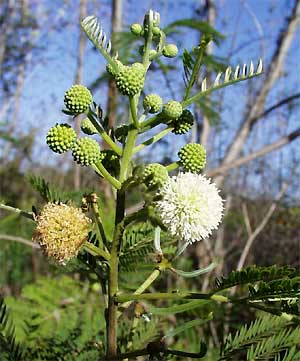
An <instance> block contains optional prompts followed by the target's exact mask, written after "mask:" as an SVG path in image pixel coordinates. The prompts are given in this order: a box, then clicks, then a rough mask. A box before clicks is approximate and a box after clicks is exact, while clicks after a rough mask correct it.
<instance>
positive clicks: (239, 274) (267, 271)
mask: <svg viewBox="0 0 300 361" xmlns="http://www.w3.org/2000/svg"><path fill="white" fill-rule="evenodd" d="M296 272H297V271H296V269H295V268H293V267H290V266H282V267H279V266H276V265H274V266H270V267H258V266H255V265H254V266H250V267H247V268H245V269H243V270H241V271H233V272H231V273H230V274H229V275H228V276H227V277H220V278H217V279H216V281H215V282H216V288H217V289H218V290H223V289H226V288H230V287H233V286H237V285H239V286H240V285H245V284H249V283H256V282H258V281H272V280H276V279H282V278H291V277H294V276H295V275H296Z"/></svg>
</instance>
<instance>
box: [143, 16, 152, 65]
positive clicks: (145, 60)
mask: <svg viewBox="0 0 300 361" xmlns="http://www.w3.org/2000/svg"><path fill="white" fill-rule="evenodd" d="M150 11H152V10H150ZM147 16H148V21H147V25H148V30H147V31H148V33H147V37H146V38H145V46H144V54H143V64H144V67H145V68H146V69H148V68H149V65H150V60H149V53H150V47H151V42H152V36H153V33H152V30H153V22H152V21H150V19H149V14H147V15H146V17H147ZM146 17H145V19H146Z"/></svg>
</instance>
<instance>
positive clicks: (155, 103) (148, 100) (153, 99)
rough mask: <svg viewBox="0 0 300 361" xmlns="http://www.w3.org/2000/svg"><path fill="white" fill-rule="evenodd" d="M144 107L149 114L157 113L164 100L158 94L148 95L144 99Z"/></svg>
mask: <svg viewBox="0 0 300 361" xmlns="http://www.w3.org/2000/svg"><path fill="white" fill-rule="evenodd" d="M143 107H144V109H145V111H148V112H149V113H157V112H159V111H160V109H161V107H162V99H161V97H160V96H159V95H157V94H148V95H146V96H145V98H144V101H143Z"/></svg>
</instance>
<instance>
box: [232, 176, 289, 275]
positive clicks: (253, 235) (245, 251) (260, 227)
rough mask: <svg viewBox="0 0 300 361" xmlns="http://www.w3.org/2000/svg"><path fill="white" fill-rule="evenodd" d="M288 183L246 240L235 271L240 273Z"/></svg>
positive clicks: (283, 186) (284, 184)
mask: <svg viewBox="0 0 300 361" xmlns="http://www.w3.org/2000/svg"><path fill="white" fill-rule="evenodd" d="M288 186H289V183H283V185H282V187H281V189H280V191H279V193H278V194H277V196H276V198H275V200H274V202H273V203H272V204H271V206H270V208H269V210H268V212H267V213H266V215H265V217H264V218H263V219H262V221H261V222H260V224H259V225H258V226H257V227H256V228H255V230H254V232H253V233H251V235H250V237H249V238H248V240H247V242H246V245H245V247H244V249H243V252H242V254H241V257H240V259H239V262H238V265H237V271H240V270H241V269H242V268H243V267H244V264H245V262H246V259H247V256H248V254H249V251H250V248H251V247H252V245H253V242H254V241H255V239H256V238H257V236H258V235H259V234H260V233H261V232H262V230H263V229H264V228H265V226H266V225H267V223H268V222H269V220H270V218H271V217H272V215H273V213H274V212H275V210H276V208H277V205H278V203H279V201H280V200H281V199H282V197H283V196H284V194H285V193H286V191H287V189H288Z"/></svg>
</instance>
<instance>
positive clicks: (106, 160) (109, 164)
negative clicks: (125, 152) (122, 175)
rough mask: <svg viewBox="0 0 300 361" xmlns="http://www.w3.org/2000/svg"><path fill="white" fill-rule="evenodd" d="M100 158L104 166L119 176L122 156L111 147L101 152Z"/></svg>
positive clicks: (113, 174) (112, 173) (109, 171)
mask: <svg viewBox="0 0 300 361" xmlns="http://www.w3.org/2000/svg"><path fill="white" fill-rule="evenodd" d="M100 160H101V163H102V164H103V166H104V168H105V169H106V170H107V171H108V173H110V174H111V175H112V176H114V177H115V176H117V175H118V174H119V172H120V158H119V156H118V155H117V154H116V153H115V152H114V151H113V150H111V149H105V150H102V151H101V152H100Z"/></svg>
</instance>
